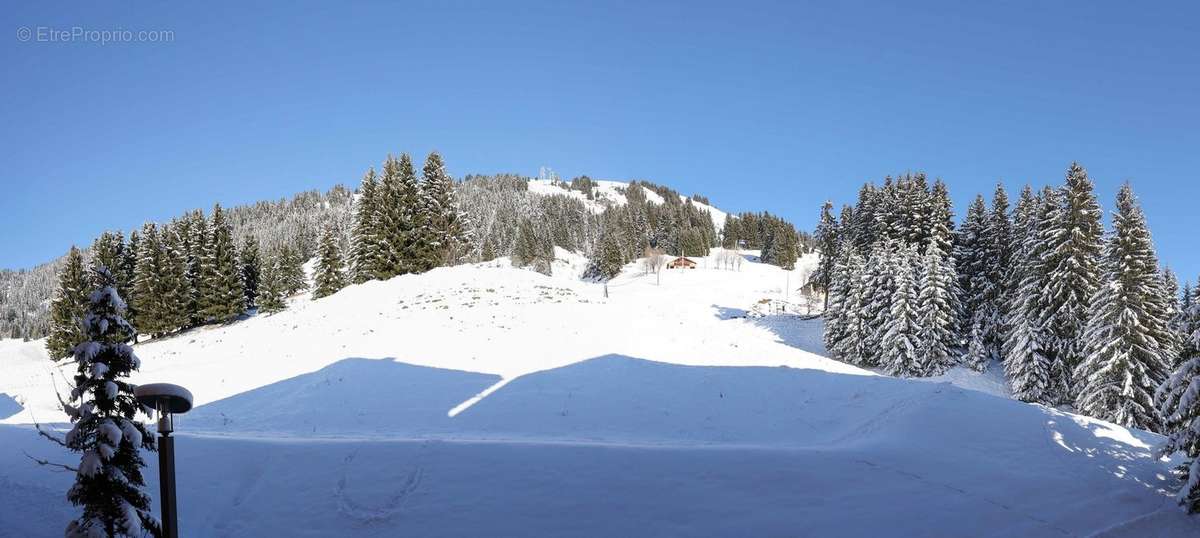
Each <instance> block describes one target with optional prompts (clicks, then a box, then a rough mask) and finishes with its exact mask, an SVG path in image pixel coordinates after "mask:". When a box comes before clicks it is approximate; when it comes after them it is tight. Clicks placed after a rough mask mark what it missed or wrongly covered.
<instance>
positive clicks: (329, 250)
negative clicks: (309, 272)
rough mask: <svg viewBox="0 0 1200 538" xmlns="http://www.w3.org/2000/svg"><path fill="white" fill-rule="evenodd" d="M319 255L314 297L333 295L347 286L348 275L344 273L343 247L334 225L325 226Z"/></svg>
mask: <svg viewBox="0 0 1200 538" xmlns="http://www.w3.org/2000/svg"><path fill="white" fill-rule="evenodd" d="M318 256H319V257H318V259H317V268H316V269H317V271H316V272H317V274H316V277H315V280H316V289H315V290H313V299H320V298H322V297H327V296H329V295H333V294H334V293H337V292H338V290H341V289H342V288H344V287H346V276H345V275H344V274H342V266H343V265H344V263H343V262H342V249H341V247H339V246H338V235H337V230H335V229H334V228H333V226H326V227H325V233H324V234H323V235H322V236H321V246H320V253H319V254H318Z"/></svg>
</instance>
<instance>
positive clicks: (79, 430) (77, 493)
mask: <svg viewBox="0 0 1200 538" xmlns="http://www.w3.org/2000/svg"><path fill="white" fill-rule="evenodd" d="M95 280H96V281H98V282H100V283H101V286H100V287H99V289H97V290H96V291H93V292H92V293H91V295H90V297H89V305H88V310H87V315H86V317H85V318H84V323H83V325H84V327H85V328H86V337H85V339H81V341H80V342H79V343H78V345H77V346H75V348H74V356H75V364H76V373H75V378H74V382H75V387H74V389H73V390H72V391H71V395H70V399H69V403H67V404H64V406H63V407H64V410H65V411H66V412H67V414H68V416H70V418H71V422H72V423H74V426H73V427H72V428H71V431H70V432H69V433H67V435H66V438H65V439H64V440H63V444H64V445H65V446H66V447H67V448H68V449H70V450H72V451H75V452H79V453H81V454H82V456H81V458H80V463H79V467H78V470H77V472H76V477H75V485H74V486H72V487H71V490H70V491H69V492H68V493H67V499H68V500H70V501H71V503H72V504H74V505H75V506H81V507H83V514H82V515H80V517H79V518H78V519H75V520H74V521H72V522H71V523H70V525H68V527H67V532H66V535H67V536H70V537H90V536H130V537H133V536H143V535H144V534H145V533H149V534H150V535H152V536H159V535H160V534H161V532H162V529H161V527H160V525H159V523H158V520H157V519H155V517H154V516H153V515H152V514H151V509H150V497H149V495H147V494H146V492H145V487H146V484H145V480H144V478H143V476H142V469H143V468H144V467H145V466H146V462H145V461H144V460H143V459H142V456H141V452H140V451H141V450H143V449H144V450H151V451H153V450H154V448H155V446H154V438H153V437H151V436H150V434H149V433H148V432H147V431H146V428H145V426H143V425H142V423H141V422H139V421H138V420H136V418H135V417H136V415H137V413H138V411H139V410H141V409H142V406H141V404H139V403H138V401H137V399H136V398H135V397H134V395H133V385H132V384H130V383H129V382H128V381H126V379H127V378H128V377H129V374H130V373H131V372H132V371H134V370H137V369H138V368H139V367H140V361H139V360H138V358H137V357H136V356H135V355H134V354H133V348H132V347H130V346H129V345H128V344H127V343H126V342H128V341H129V340H130V339H131V338H132V337H133V334H134V329H133V327H132V326H131V325H129V323H128V322H126V321H125V319H124V318H123V317H122V315H123V314H124V312H125V301H123V300H122V299H121V296H120V295H119V294H118V293H117V290H116V287H115V286H116V280H115V279H114V278H113V276H112V275H111V273H109V272H108V271H107V270H106V269H101V270H100V271H97V275H96V277H95Z"/></svg>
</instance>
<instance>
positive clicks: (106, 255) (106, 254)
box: [90, 232, 128, 293]
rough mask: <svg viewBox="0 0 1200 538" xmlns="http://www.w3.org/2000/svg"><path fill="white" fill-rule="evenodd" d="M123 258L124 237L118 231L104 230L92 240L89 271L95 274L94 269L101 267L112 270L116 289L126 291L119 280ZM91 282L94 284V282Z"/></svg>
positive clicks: (120, 291)
mask: <svg viewBox="0 0 1200 538" xmlns="http://www.w3.org/2000/svg"><path fill="white" fill-rule="evenodd" d="M124 259H125V238H124V237H123V236H122V235H121V233H120V232H116V233H113V232H104V233H102V234H100V237H97V238H96V240H95V241H93V242H92V263H91V268H90V271H91V273H92V274H95V270H96V269H99V268H101V267H105V268H108V269H109V271H111V272H112V274H113V277H114V278H116V279H117V286H118V288H117V291H118V292H119V293H122V292H126V291H128V290H124V289H121V288H120V285H121V280H120V278H119V275H120V274H121V264H122V262H123V261H124ZM92 284H95V283H94V282H93V283H92Z"/></svg>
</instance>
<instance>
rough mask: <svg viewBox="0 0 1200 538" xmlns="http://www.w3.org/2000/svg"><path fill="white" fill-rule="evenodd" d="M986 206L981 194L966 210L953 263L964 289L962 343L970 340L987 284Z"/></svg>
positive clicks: (959, 282) (956, 240) (959, 284)
mask: <svg viewBox="0 0 1200 538" xmlns="http://www.w3.org/2000/svg"><path fill="white" fill-rule="evenodd" d="M987 225H988V216H987V203H986V202H984V200H983V196H982V195H977V196H975V200H974V201H973V202H971V206H970V207H969V208H968V209H967V217H966V220H964V221H963V225H962V227H961V228H959V230H958V234H957V237H956V239H955V245H954V260H955V262H956V263H957V264H958V267H957V270H958V287H959V289H960V290H962V316H963V317H962V320H961V323H960V325H959V328H960V329H962V330H963V331H964V333H963V334H962V339H963V341H964V342H965V341H968V340H969V337H970V330H971V326H972V325H973V324H974V322H975V316H976V311H977V310H979V309H980V308H981V305H982V304H983V303H984V295H983V294H984V292H985V291H986V290H985V289H984V288H986V282H987V276H986V272H987V252H988V250H987Z"/></svg>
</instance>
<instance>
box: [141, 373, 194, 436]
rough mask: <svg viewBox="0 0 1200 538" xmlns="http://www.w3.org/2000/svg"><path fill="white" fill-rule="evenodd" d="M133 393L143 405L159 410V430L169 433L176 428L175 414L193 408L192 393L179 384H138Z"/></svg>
mask: <svg viewBox="0 0 1200 538" xmlns="http://www.w3.org/2000/svg"><path fill="white" fill-rule="evenodd" d="M133 395H134V396H136V397H137V399H138V402H140V403H141V404H142V405H144V406H146V407H149V408H151V409H154V410H155V411H157V412H158V431H159V433H163V434H168V433H171V431H173V430H174V429H175V423H174V420H173V415H175V414H183V413H187V412H188V411H191V410H192V393H191V392H190V391H188V389H185V388H183V387H181V386H179V385H172V384H170V383H150V384H148V385H138V386H137V388H135V389H133Z"/></svg>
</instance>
